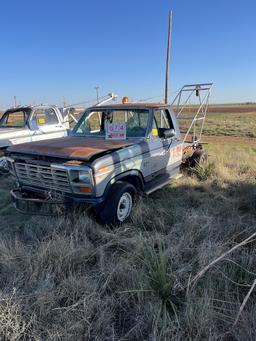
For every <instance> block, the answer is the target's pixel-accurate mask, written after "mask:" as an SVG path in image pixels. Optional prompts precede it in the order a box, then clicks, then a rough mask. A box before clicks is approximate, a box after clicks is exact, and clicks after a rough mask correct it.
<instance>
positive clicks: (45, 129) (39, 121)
mask: <svg viewBox="0 0 256 341" xmlns="http://www.w3.org/2000/svg"><path fill="white" fill-rule="evenodd" d="M116 97H117V95H116V94H114V93H112V92H111V93H109V94H107V95H106V96H103V97H101V98H100V99H99V101H98V103H97V104H95V105H96V106H100V105H102V104H105V103H107V102H109V101H114V100H115V99H116ZM85 103H86V102H85ZM78 104H79V105H81V104H83V103H78ZM77 110H79V111H81V112H82V113H83V112H84V110H85V108H83V107H80V108H77V104H74V105H71V106H68V107H65V108H61V109H60V108H58V107H57V106H55V105H34V106H20V107H15V108H11V109H8V110H6V111H5V112H4V113H3V115H2V117H1V118H0V175H1V170H3V169H5V165H6V161H5V158H4V154H5V150H6V149H7V148H8V147H9V146H12V145H16V144H21V143H28V142H35V141H41V140H48V139H53V138H62V137H64V136H66V135H68V130H69V129H70V128H72V124H73V123H77V120H78V117H79V115H78V116H77V115H74V114H72V113H73V112H77ZM72 122H73V123H72ZM70 123H71V126H70Z"/></svg>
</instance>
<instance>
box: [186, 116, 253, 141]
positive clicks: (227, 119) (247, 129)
mask: <svg viewBox="0 0 256 341" xmlns="http://www.w3.org/2000/svg"><path fill="white" fill-rule="evenodd" d="M191 115H192V114H189V113H187V114H186V113H184V117H186V116H191ZM192 116H193V115H192ZM189 124H190V122H189V121H181V131H182V132H185V131H186V130H187V127H188V126H189ZM200 127H201V126H199V128H200ZM198 131H199V130H197V133H196V134H197V135H198V134H199V132H198ZM204 135H218V136H236V137H256V112H245V113H232V112H231V113H221V112H220V113H210V112H209V113H208V114H207V117H206V120H205V126H204Z"/></svg>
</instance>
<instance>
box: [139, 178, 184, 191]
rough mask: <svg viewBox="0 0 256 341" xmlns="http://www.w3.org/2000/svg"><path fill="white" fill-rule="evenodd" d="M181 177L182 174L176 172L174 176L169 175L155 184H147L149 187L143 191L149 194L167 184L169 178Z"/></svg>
mask: <svg viewBox="0 0 256 341" xmlns="http://www.w3.org/2000/svg"><path fill="white" fill-rule="evenodd" d="M181 177H182V174H181V173H177V174H175V175H174V176H171V177H169V178H168V179H167V180H165V181H163V182H160V181H157V182H156V185H155V186H154V184H152V186H149V189H145V190H144V192H145V193H146V194H147V195H149V194H151V193H153V192H155V191H156V190H158V189H160V188H162V187H164V186H166V185H168V184H169V183H170V181H171V180H177V179H180V178H181Z"/></svg>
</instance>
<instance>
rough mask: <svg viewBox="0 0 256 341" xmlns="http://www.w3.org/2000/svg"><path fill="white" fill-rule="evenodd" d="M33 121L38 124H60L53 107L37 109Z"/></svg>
mask: <svg viewBox="0 0 256 341" xmlns="http://www.w3.org/2000/svg"><path fill="white" fill-rule="evenodd" d="M32 121H33V122H35V123H36V124H37V126H42V125H51V124H58V123H59V120H58V117H57V115H56V113H55V111H54V110H53V109H52V108H43V109H37V110H36V111H35V112H34V115H33V118H32Z"/></svg>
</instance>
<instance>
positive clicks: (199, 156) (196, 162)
mask: <svg viewBox="0 0 256 341" xmlns="http://www.w3.org/2000/svg"><path fill="white" fill-rule="evenodd" d="M207 162H208V155H207V153H206V152H204V151H203V150H196V151H195V152H194V153H193V154H192V156H191V157H190V158H189V167H191V168H194V167H196V166H203V165H205V164H207Z"/></svg>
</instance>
